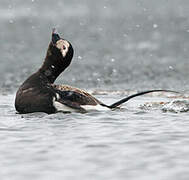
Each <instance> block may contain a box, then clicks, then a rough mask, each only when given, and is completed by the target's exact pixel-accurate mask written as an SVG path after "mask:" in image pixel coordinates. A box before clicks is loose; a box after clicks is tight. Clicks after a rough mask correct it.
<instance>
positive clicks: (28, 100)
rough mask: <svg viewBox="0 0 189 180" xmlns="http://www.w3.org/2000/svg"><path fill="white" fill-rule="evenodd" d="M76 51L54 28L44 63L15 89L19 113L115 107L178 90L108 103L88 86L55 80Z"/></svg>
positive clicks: (141, 93)
mask: <svg viewBox="0 0 189 180" xmlns="http://www.w3.org/2000/svg"><path fill="white" fill-rule="evenodd" d="M73 55H74V49H73V47H72V44H71V43H70V42H69V41H68V40H65V39H64V38H61V37H60V35H59V34H58V33H57V32H56V30H55V29H53V31H52V35H51V41H50V43H49V46H48V49H47V53H46V57H45V60H44V62H43V64H42V66H41V67H40V68H39V70H38V71H37V72H35V73H33V74H32V75H31V76H30V77H28V78H27V79H26V80H25V81H24V82H23V83H22V84H21V86H20V87H19V89H18V90H17V92H16V98H15V109H16V111H17V112H18V113H20V114H26V113H35V112H44V113H47V114H53V113H57V112H64V113H66V112H81V113H85V112H88V111H89V110H93V109H94V110H98V109H116V108H119V107H120V105H122V104H123V103H125V102H127V101H128V100H130V99H132V98H134V97H136V96H141V95H144V94H147V93H152V92H159V91H166V92H175V91H171V90H161V89H158V90H157V89H156V90H147V91H142V92H138V93H135V94H132V95H130V96H128V97H125V98H123V99H121V100H119V101H117V102H115V103H113V104H111V105H106V104H105V103H103V102H101V101H100V100H98V99H97V98H95V97H94V96H93V95H91V94H90V93H88V92H86V91H85V90H81V89H79V88H75V87H72V86H69V85H57V84H54V82H55V80H56V79H57V77H58V76H59V75H60V74H61V73H62V72H63V71H64V70H65V69H66V68H67V67H68V66H69V65H70V63H71V61H72V58H73Z"/></svg>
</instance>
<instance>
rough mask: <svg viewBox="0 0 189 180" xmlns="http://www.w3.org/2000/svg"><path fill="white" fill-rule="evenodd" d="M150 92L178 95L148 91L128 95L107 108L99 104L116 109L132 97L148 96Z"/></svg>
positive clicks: (159, 90) (158, 90)
mask: <svg viewBox="0 0 189 180" xmlns="http://www.w3.org/2000/svg"><path fill="white" fill-rule="evenodd" d="M152 92H171V93H179V92H176V91H171V90H162V89H156V90H148V91H142V92H139V93H136V94H133V95H130V96H128V97H125V98H123V99H121V100H119V101H117V102H115V103H113V104H112V105H110V106H108V105H105V104H101V105H102V106H105V107H108V108H110V109H113V108H116V107H118V106H119V105H121V104H123V103H125V102H127V101H128V100H130V99H132V98H134V97H137V96H141V95H144V94H148V93H152Z"/></svg>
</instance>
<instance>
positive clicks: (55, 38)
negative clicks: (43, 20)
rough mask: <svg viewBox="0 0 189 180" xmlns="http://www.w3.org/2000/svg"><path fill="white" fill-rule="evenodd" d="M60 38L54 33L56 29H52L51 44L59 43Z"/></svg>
mask: <svg viewBox="0 0 189 180" xmlns="http://www.w3.org/2000/svg"><path fill="white" fill-rule="evenodd" d="M60 39H61V38H60V36H59V35H58V33H57V32H56V29H55V28H53V31H52V43H53V44H56V42H57V41H59V40H60Z"/></svg>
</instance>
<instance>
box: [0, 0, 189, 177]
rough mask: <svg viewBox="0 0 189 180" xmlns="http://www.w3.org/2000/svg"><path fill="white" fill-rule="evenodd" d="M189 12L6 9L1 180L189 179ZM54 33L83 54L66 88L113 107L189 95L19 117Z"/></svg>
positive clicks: (22, 4) (2, 5) (164, 8)
mask: <svg viewBox="0 0 189 180" xmlns="http://www.w3.org/2000/svg"><path fill="white" fill-rule="evenodd" d="M188 6H189V3H188V1H186V0H183V1H182V2H180V1H178V0H171V1H166V2H165V1H163V0H159V1H155V0H152V1H150V2H149V1H147V0H144V1H137V0H133V1H129V0H124V1H113V0H103V1H99V2H96V1H87V0H84V1H80V2H78V1H76V0H70V1H60V0H57V1H56V3H55V2H51V1H50V0H47V1H45V4H44V2H43V1H39V0H31V1H24V0H19V1H13V0H7V1H1V2H0V11H1V17H0V23H1V34H0V42H1V43H0V54H1V58H0V61H1V66H0V76H1V82H0V141H1V145H0V179H2V180H24V179H28V180H30V179H37V180H38V179H39V180H43V179H44V180H48V179H49V180H50V179H56V180H59V179H65V180H74V179H83V180H88V179H94V180H104V179H109V180H122V179H139V178H140V179H145V180H146V179H149V180H151V179H158V180H160V179H162V180H168V179H170V180H177V179H179V180H180V179H181V180H185V179H186V180H187V179H189V173H188V169H189V160H188V159H189V153H188V152H189V145H188V144H189V140H188V136H189V131H188V125H189V121H188V111H189V107H188V93H187V92H188V90H189V78H188V77H189V74H188V73H189V71H188V67H189V63H188V59H189V54H188V49H189V41H188V35H189V34H188V33H189V27H188V21H189V13H188ZM52 27H57V28H58V30H59V32H60V33H61V34H62V35H64V36H65V38H66V39H68V40H70V41H71V42H72V44H73V47H74V49H75V55H74V59H73V62H72V64H71V66H70V67H69V68H68V69H67V70H66V71H65V72H64V74H63V75H61V76H60V77H59V78H58V80H57V83H66V84H70V85H73V86H76V87H80V88H84V89H86V90H88V91H90V92H93V94H94V95H95V96H96V97H97V98H98V99H100V100H102V101H103V102H106V103H107V104H111V103H113V102H115V101H116V100H119V99H121V98H123V97H124V96H126V95H128V93H129V94H131V92H130V91H132V92H133V91H134V92H135V91H138V90H146V89H153V88H158V89H159V88H167V89H173V90H180V91H185V93H186V94H185V95H184V96H179V95H176V96H175V95H171V94H158V93H156V94H153V95H152V96H151V95H149V96H144V97H138V98H136V99H133V100H132V101H129V102H128V103H126V104H124V106H123V108H122V109H120V110H116V111H101V112H97V111H93V112H89V113H86V114H79V113H71V114H62V113H57V114H53V115H47V114H45V113H33V114H24V115H20V114H16V112H15V109H14V97H15V92H16V90H17V88H18V86H19V85H20V84H21V83H22V82H23V80H25V79H26V77H28V76H29V75H30V74H31V73H32V72H35V71H36V70H37V69H38V68H39V66H40V65H41V64H42V61H43V59H44V56H45V53H46V49H47V46H48V43H49V41H50V34H51V29H52ZM81 72H82V73H81ZM78 74H79V75H78ZM112 90H114V91H112ZM181 112H182V113H181Z"/></svg>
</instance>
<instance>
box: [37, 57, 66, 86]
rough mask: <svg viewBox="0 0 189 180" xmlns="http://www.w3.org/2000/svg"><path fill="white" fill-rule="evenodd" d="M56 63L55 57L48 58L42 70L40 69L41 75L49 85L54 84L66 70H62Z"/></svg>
mask: <svg viewBox="0 0 189 180" xmlns="http://www.w3.org/2000/svg"><path fill="white" fill-rule="evenodd" d="M55 62H56V61H54V57H53V56H47V57H46V58H45V61H44V63H43V65H42V66H41V68H40V69H39V72H40V74H42V75H43V76H44V77H45V78H46V79H47V80H48V82H49V83H54V81H55V80H56V78H57V77H58V76H59V75H60V74H61V73H62V71H63V70H64V69H63V68H60V67H59V66H58V65H57V64H56V63H55Z"/></svg>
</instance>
